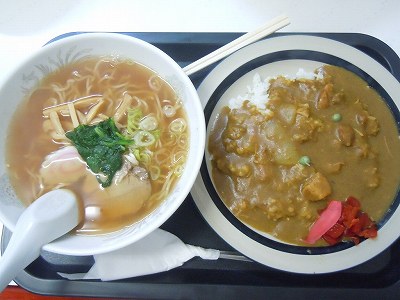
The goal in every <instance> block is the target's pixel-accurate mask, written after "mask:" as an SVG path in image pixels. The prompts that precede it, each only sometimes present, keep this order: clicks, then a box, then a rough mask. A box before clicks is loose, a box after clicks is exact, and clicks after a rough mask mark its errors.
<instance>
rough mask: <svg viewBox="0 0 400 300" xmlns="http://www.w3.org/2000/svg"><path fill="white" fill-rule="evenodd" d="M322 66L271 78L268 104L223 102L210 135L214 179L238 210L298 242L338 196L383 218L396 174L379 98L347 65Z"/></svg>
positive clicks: (390, 124) (399, 176)
mask: <svg viewBox="0 0 400 300" xmlns="http://www.w3.org/2000/svg"><path fill="white" fill-rule="evenodd" d="M316 72H321V73H322V74H323V76H322V78H318V79H288V78H286V77H283V76H280V77H276V78H274V79H271V80H270V86H269V89H268V94H269V100H268V102H267V103H266V108H267V109H266V110H263V109H259V108H257V106H255V105H254V104H252V103H251V102H250V101H244V103H243V105H242V106H241V107H240V108H235V109H230V108H229V107H224V108H223V109H222V110H221V112H220V113H219V115H218V117H217V118H216V120H215V122H214V124H212V128H211V134H210V137H209V143H208V145H209V146H208V151H209V153H210V155H211V163H212V179H213V183H214V185H215V187H216V190H217V192H218V194H219V196H220V197H221V199H222V200H223V201H224V203H225V204H226V206H227V207H228V208H229V209H230V210H231V211H232V213H233V214H234V215H235V216H236V217H237V218H239V219H240V220H241V221H243V222H244V223H246V224H248V225H250V226H252V227H253V228H255V229H257V230H260V231H263V232H267V233H269V234H271V235H273V236H275V237H276V238H277V239H279V240H282V241H285V242H288V243H292V244H296V245H304V242H303V239H304V238H305V237H306V236H307V234H308V231H309V228H310V226H311V225H312V224H313V223H314V222H315V220H316V218H317V217H318V213H319V211H320V210H321V209H324V208H325V207H326V206H327V203H328V201H329V200H332V199H335V200H344V199H346V198H347V197H348V196H354V197H356V198H358V199H359V200H360V202H361V205H362V209H363V210H364V211H365V212H367V213H368V214H369V216H370V217H371V218H372V219H373V220H376V221H378V220H379V219H380V218H381V217H382V216H383V215H384V214H385V212H386V211H387V210H388V208H389V206H390V204H391V203H392V201H393V199H394V197H395V195H396V193H397V190H398V185H399V180H400V155H399V153H400V141H399V134H398V129H397V126H396V122H395V121H394V118H393V115H392V113H391V111H390V110H389V108H388V106H387V105H386V103H385V102H384V101H383V99H382V98H381V97H380V96H379V94H378V93H377V92H376V91H375V90H374V89H372V88H370V87H369V86H368V85H367V84H366V82H364V81H363V80H362V79H361V78H360V77H358V76H357V75H355V74H353V73H351V72H349V71H347V70H345V69H342V68H339V67H335V66H330V65H325V66H323V67H322V68H321V70H317V71H316ZM323 244H324V242H322V241H321V242H320V243H317V244H316V245H323Z"/></svg>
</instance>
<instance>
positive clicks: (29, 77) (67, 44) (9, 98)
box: [0, 33, 205, 255]
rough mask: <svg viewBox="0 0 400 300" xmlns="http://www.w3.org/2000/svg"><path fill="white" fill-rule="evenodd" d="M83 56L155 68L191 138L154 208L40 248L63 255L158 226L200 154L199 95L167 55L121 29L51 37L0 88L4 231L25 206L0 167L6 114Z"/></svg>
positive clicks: (95, 250) (105, 246) (185, 187)
mask: <svg viewBox="0 0 400 300" xmlns="http://www.w3.org/2000/svg"><path fill="white" fill-rule="evenodd" d="M86 55H97V56H98V55H100V56H104V55H106V56H110V55H112V56H118V57H122V58H127V59H131V60H133V61H136V62H139V63H141V64H143V65H145V66H147V67H149V68H151V69H152V70H154V71H155V72H156V73H158V74H159V75H160V76H161V77H162V78H163V79H165V80H166V81H167V82H168V83H169V84H171V86H172V87H173V88H174V89H175V91H176V92H177V93H178V95H179V96H180V98H181V100H182V102H183V104H184V107H185V109H186V112H187V115H188V121H189V130H190V133H189V134H190V137H191V138H190V144H189V154H188V159H187V165H186V166H187V167H186V168H185V170H184V172H183V174H182V176H181V178H180V180H179V182H178V183H177V185H176V186H175V188H174V190H173V191H172V192H171V193H170V195H169V196H168V198H167V199H165V200H164V201H163V203H162V204H161V205H160V206H159V207H158V208H157V209H156V210H155V211H154V212H153V213H151V214H150V215H149V216H148V217H146V218H145V219H143V220H142V221H140V222H138V223H136V224H134V225H132V226H130V227H127V228H125V229H122V230H120V231H117V232H113V233H109V234H103V235H94V236H87V235H86V236H85V235H74V234H69V235H66V236H64V237H62V238H60V239H58V240H56V241H54V242H52V243H50V244H48V245H46V246H45V247H44V250H47V251H50V252H55V253H60V254H66V255H93V254H99V253H105V252H109V251H112V250H116V249H119V248H122V247H124V246H127V245H129V244H131V243H134V242H135V241H137V240H139V239H140V238H142V237H144V236H145V235H147V234H149V233H150V232H152V231H153V230H154V229H156V228H158V227H159V226H160V225H161V224H163V223H164V222H165V221H166V220H167V219H168V218H169V217H170V216H171V215H172V214H173V213H174V212H175V211H176V209H177V208H178V207H179V206H180V205H181V203H182V202H183V201H184V199H185V198H186V196H187V195H188V193H189V191H190V189H191V187H192V185H193V183H194V181H195V178H196V176H197V173H198V170H199V168H200V164H201V161H202V158H203V154H204V142H205V122H204V114H203V110H202V107H201V104H200V100H199V97H198V95H197V92H196V89H195V88H194V86H193V84H192V82H191V81H190V79H189V78H188V77H187V75H186V74H185V73H184V72H183V70H182V69H181V67H179V65H178V64H177V63H176V62H175V61H174V60H173V59H172V58H170V57H169V56H168V55H167V54H165V53H164V52H162V51H161V50H160V49H158V48H156V47H154V46H152V45H151V44H149V43H146V42H144V41H142V40H139V39H136V38H132V37H129V36H125V35H122V34H112V33H88V34H79V35H74V36H70V37H66V38H63V39H61V40H58V41H55V42H52V43H50V44H48V45H46V46H44V47H42V48H41V49H40V50H39V51H38V52H36V53H35V54H34V55H32V56H30V57H29V58H28V59H27V60H25V61H24V62H23V63H22V64H21V65H20V66H19V67H17V68H16V69H15V71H14V72H13V73H12V74H11V75H10V77H9V78H8V80H7V81H6V82H5V83H4V85H3V86H2V87H0V102H1V106H0V141H1V147H0V156H1V157H2V160H1V162H0V175H1V177H0V221H1V222H2V223H3V224H4V225H5V226H6V227H7V228H8V229H9V230H11V231H13V230H14V227H15V225H16V222H17V220H18V217H19V215H20V214H21V212H22V211H23V209H24V206H23V205H22V204H21V202H20V201H19V200H18V198H17V197H16V195H15V193H14V191H13V188H12V187H11V185H10V183H9V180H8V176H7V172H6V167H5V159H4V158H5V146H6V145H5V139H6V135H7V130H8V124H9V122H10V119H11V117H12V115H13V113H14V111H15V109H16V107H17V105H18V104H19V103H20V102H21V101H22V100H23V99H24V96H25V95H26V93H28V92H29V90H30V89H31V88H33V87H34V86H35V85H36V84H37V82H38V80H40V79H41V78H42V77H43V76H44V73H47V72H49V71H52V70H55V69H57V68H58V67H59V65H63V64H67V63H69V62H71V61H73V60H74V59H77V58H81V57H83V56H86ZM27 130H28V129H27Z"/></svg>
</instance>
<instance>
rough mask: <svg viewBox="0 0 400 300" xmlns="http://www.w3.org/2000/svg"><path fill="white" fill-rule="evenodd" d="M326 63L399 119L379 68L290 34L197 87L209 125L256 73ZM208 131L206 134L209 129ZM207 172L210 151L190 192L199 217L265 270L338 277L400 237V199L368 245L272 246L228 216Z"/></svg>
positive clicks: (228, 62) (335, 45)
mask: <svg viewBox="0 0 400 300" xmlns="http://www.w3.org/2000/svg"><path fill="white" fill-rule="evenodd" d="M326 63H329V64H333V65H338V66H342V67H346V68H348V69H350V70H352V71H353V72H355V73H357V74H358V75H360V76H362V77H363V78H364V79H365V80H366V81H367V82H368V83H369V84H370V85H372V86H373V87H374V88H376V89H378V91H379V92H380V93H381V94H382V95H383V96H384V97H385V98H388V99H389V106H391V108H392V110H393V111H395V115H396V114H397V115H396V117H399V115H398V114H399V113H398V107H400V85H399V82H398V81H397V80H396V79H395V78H394V77H393V76H392V75H391V74H390V72H388V71H387V70H386V69H385V68H384V67H383V66H382V65H381V64H379V63H378V62H376V61H375V60H374V59H372V58H371V57H369V56H368V55H366V54H364V53H362V52H361V51H359V50H357V49H355V48H353V47H351V46H348V45H346V44H343V43H340V42H337V41H333V40H330V39H326V38H320V37H313V36H305V35H289V36H281V37H275V38H270V39H266V40H263V41H260V42H257V43H254V44H252V45H250V46H247V47H245V48H243V49H241V50H239V51H237V52H235V53H234V54H232V55H231V56H229V57H228V58H227V59H225V60H223V61H222V62H221V63H220V64H219V65H217V66H216V67H215V68H214V69H213V70H212V71H211V72H210V74H209V75H208V76H207V77H206V78H205V79H204V81H203V82H202V84H201V85H200V87H199V88H198V94H199V96H200V100H201V102H202V105H203V109H204V111H205V117H206V122H207V123H208V122H209V120H213V118H215V116H216V114H217V113H218V111H219V110H220V107H221V106H223V105H225V104H226V103H227V101H228V100H229V99H230V98H231V97H236V96H237V95H238V94H241V93H243V91H245V90H246V85H251V83H252V81H251V80H252V77H253V75H254V73H256V72H257V73H259V74H260V75H261V76H262V77H264V78H265V77H267V76H276V75H280V74H285V75H292V76H294V75H295V74H296V72H297V71H298V69H299V68H303V69H305V71H310V72H312V71H313V70H314V69H315V68H316V67H318V66H321V65H323V64H326ZM390 98H391V99H393V101H392V100H390ZM397 121H399V120H398V119H397ZM211 123H212V122H210V124H211ZM207 127H209V126H208V124H207ZM207 130H208V131H207V133H208V132H209V130H210V129H209V128H207ZM206 149H207V147H206ZM209 167H210V165H209V156H208V153H207V150H206V155H205V159H204V161H203V166H202V168H201V172H200V173H199V175H198V177H197V179H196V182H195V184H194V186H193V188H192V190H191V194H192V197H193V199H194V201H195V203H196V205H197V207H198V208H199V210H200V212H201V214H202V215H203V217H204V218H205V220H206V221H207V222H208V223H209V225H210V226H211V227H212V228H213V229H214V230H215V231H216V232H217V233H218V234H219V235H220V236H221V237H222V238H223V239H224V240H225V241H226V242H228V243H229V244H230V245H231V246H232V247H234V248H235V249H236V250H238V251H239V252H241V253H242V254H244V255H246V256H247V257H249V258H251V259H253V260H255V261H257V262H259V263H261V264H264V265H266V266H269V267H272V268H276V269H280V270H284V271H289V272H295V273H311V274H312V273H329V272H335V271H339V270H343V269H347V268H350V267H353V266H356V265H358V264H361V263H363V262H365V261H367V260H369V259H371V258H373V257H374V256H376V255H378V254H379V253H380V252H382V251H383V250H385V249H386V248H387V247H389V246H390V245H391V244H392V243H393V242H394V241H395V240H396V239H397V238H398V237H399V235H400V231H399V230H398V228H399V226H400V210H399V209H396V208H397V206H398V202H399V201H400V199H398V198H399V197H397V199H396V201H395V202H394V204H393V205H392V208H391V209H392V211H391V212H390V213H389V214H387V216H386V217H385V218H384V221H382V222H380V224H379V226H380V229H379V234H378V237H377V238H376V239H368V240H365V241H363V242H362V243H361V244H359V245H358V246H353V247H351V246H348V245H343V244H342V245H339V246H335V247H321V248H306V247H299V246H292V245H287V244H284V243H281V242H279V241H276V240H275V241H274V240H273V239H272V238H271V237H270V236H268V235H266V234H260V233H259V232H256V231H254V230H251V229H250V228H249V227H247V226H245V225H244V224H243V223H241V222H240V221H238V219H236V218H235V217H234V216H233V214H231V213H230V212H229V211H228V209H227V208H226V207H225V206H224V204H223V203H222V201H221V200H220V199H219V198H218V196H217V194H216V192H215V190H214V188H213V186H212V183H211V181H210V174H209V171H208V169H209ZM213 198H214V200H213Z"/></svg>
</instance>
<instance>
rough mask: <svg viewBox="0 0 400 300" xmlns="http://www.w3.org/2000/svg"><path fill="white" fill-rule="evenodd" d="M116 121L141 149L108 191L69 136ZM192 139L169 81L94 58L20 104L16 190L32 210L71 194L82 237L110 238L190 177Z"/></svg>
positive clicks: (12, 156)
mask: <svg viewBox="0 0 400 300" xmlns="http://www.w3.org/2000/svg"><path fill="white" fill-rule="evenodd" d="M130 114H131V115H132V116H129V117H128V115H130ZM109 118H112V119H113V121H114V122H115V125H116V126H117V128H118V130H119V132H120V133H121V135H123V136H126V138H128V139H132V140H135V142H132V145H133V146H129V148H128V147H127V151H126V152H125V153H124V156H123V165H122V168H121V170H119V171H118V172H117V173H116V175H115V176H114V179H113V182H112V184H111V185H110V186H109V187H102V186H101V184H100V181H99V180H98V179H99V178H101V176H102V174H100V175H99V174H94V173H93V171H91V170H90V169H89V168H88V167H87V165H86V163H85V162H84V161H83V160H82V158H81V157H80V156H79V154H78V153H77V151H76V149H75V147H74V146H73V145H72V143H71V141H70V140H69V139H68V138H66V136H65V133H67V132H71V131H73V130H74V128H76V127H77V126H79V125H82V124H86V125H95V124H99V123H100V122H104V121H106V120H108V119H109ZM129 120H130V121H129ZM132 120H134V121H135V122H137V124H136V125H132V122H133V121H132ZM128 121H129V122H130V123H129V122H128ZM129 124H131V125H129ZM60 126H61V127H60ZM130 126H131V127H132V126H133V128H134V129H132V128H131V127H130ZM135 126H136V127H135ZM132 131H133V132H132ZM138 136H139V137H138ZM188 139H189V136H188V127H187V117H186V113H185V110H184V108H183V106H182V103H181V102H180V100H179V97H178V96H177V94H176V93H175V91H174V90H173V89H172V87H171V86H170V85H169V84H168V83H167V82H165V81H164V80H163V79H162V78H160V77H159V76H157V74H155V73H154V72H153V71H152V70H150V69H149V68H147V67H145V66H143V65H141V64H138V63H135V62H132V61H129V60H122V59H115V58H104V57H102V58H99V57H97V58H96V57H93V58H89V59H84V60H80V61H77V62H75V63H72V64H69V65H66V66H63V67H62V68H60V69H59V70H57V71H55V72H52V73H50V74H49V75H47V76H46V77H45V78H44V79H43V80H42V81H41V82H40V83H39V85H38V86H37V87H36V88H35V89H34V90H33V91H32V93H31V94H30V95H29V96H28V97H27V98H26V99H25V100H24V101H23V103H21V105H19V107H18V109H17V111H16V112H15V115H14V117H13V118H12V122H11V124H10V128H9V134H8V138H7V152H6V160H7V167H8V173H9V176H10V180H11V183H12V185H13V187H14V189H15V191H16V194H17V196H18V197H19V198H20V199H21V200H22V201H23V202H24V203H25V204H26V205H29V204H30V203H31V202H32V201H34V200H35V199H37V198H38V197H39V196H41V195H42V194H44V193H46V192H48V191H50V190H53V189H57V188H68V189H70V190H72V191H73V192H74V193H75V194H76V195H77V197H78V199H79V200H80V202H81V204H82V207H83V212H84V216H85V217H84V221H83V222H82V224H80V225H79V227H78V228H77V232H78V233H80V234H93V233H106V232H110V231H114V230H118V229H121V228H123V227H126V226H129V225H130V224H133V223H134V222H137V221H139V220H141V219H142V218H144V217H145V216H146V215H148V214H149V213H151V212H152V211H153V210H154V209H155V208H156V207H157V206H159V205H160V203H161V202H162V201H163V200H164V199H165V198H166V196H167V195H168V194H169V193H170V191H171V190H172V189H173V187H174V185H175V184H176V182H177V180H178V179H179V177H180V174H181V173H182V171H183V168H184V165H185V163H186V157H187V152H188ZM136 142H140V144H139V143H136Z"/></svg>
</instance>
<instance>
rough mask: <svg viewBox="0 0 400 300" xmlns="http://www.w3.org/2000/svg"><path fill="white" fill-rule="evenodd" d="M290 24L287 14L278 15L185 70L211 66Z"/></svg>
mask: <svg viewBox="0 0 400 300" xmlns="http://www.w3.org/2000/svg"><path fill="white" fill-rule="evenodd" d="M288 24H290V21H289V18H288V17H287V16H286V15H281V16H278V17H276V18H274V19H272V20H271V21H269V22H268V23H266V24H264V25H263V26H261V27H260V28H258V29H256V30H254V31H251V32H248V33H246V34H244V35H242V36H240V37H239V38H237V39H235V40H233V41H232V42H230V43H228V44H226V45H224V46H222V47H221V48H218V49H217V50H215V51H213V52H211V53H210V54H208V55H206V56H204V57H202V58H200V59H199V60H196V61H195V62H193V63H191V64H189V65H187V66H186V67H184V68H183V71H184V72H185V73H186V75H188V76H189V75H191V74H193V73H195V72H197V71H199V70H201V69H203V68H205V67H207V66H209V65H210V64H212V63H214V62H216V61H218V60H220V59H222V58H224V57H226V56H228V55H230V54H232V53H233V52H235V51H237V50H239V49H240V48H243V47H244V46H247V45H249V44H251V43H253V42H255V41H258V40H259V39H261V38H263V37H265V36H267V35H269V34H271V33H273V32H275V31H277V30H279V29H281V28H283V27H285V26H287V25H288Z"/></svg>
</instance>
